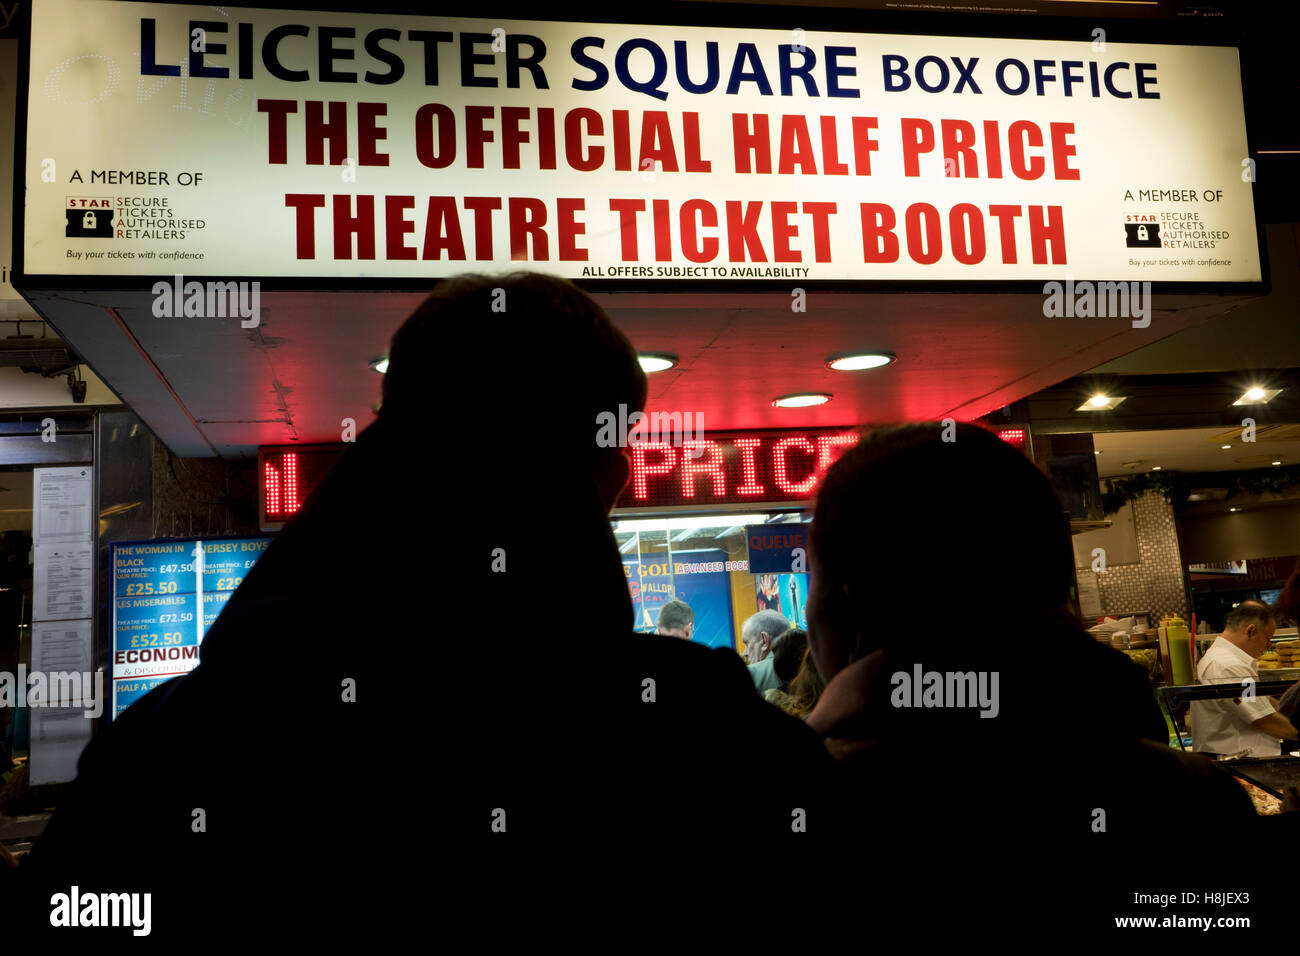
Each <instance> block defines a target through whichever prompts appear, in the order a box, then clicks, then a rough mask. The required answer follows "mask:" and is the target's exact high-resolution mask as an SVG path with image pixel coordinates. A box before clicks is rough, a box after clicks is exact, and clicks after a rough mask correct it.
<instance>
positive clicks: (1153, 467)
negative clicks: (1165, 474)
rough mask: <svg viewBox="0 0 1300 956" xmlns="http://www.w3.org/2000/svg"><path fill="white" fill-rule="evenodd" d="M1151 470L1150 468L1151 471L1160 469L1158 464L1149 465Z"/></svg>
mask: <svg viewBox="0 0 1300 956" xmlns="http://www.w3.org/2000/svg"><path fill="white" fill-rule="evenodd" d="M1151 470H1152V471H1159V470H1160V466H1159V465H1152V466H1151Z"/></svg>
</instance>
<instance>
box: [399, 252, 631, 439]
mask: <svg viewBox="0 0 1300 956" xmlns="http://www.w3.org/2000/svg"><path fill="white" fill-rule="evenodd" d="M540 354H546V355H554V356H557V357H559V358H560V359H562V361H563V365H564V368H563V369H562V370H559V371H557V370H556V369H554V368H551V367H542V366H541V365H539V363H538V362H537V357H538V355H540ZM484 364H486V366H487V369H488V371H487V372H486V373H484V370H483V366H484ZM449 383H452V384H456V385H457V386H458V387H459V386H463V387H467V388H472V389H473V392H474V415H473V416H472V418H473V421H474V423H475V426H476V427H480V426H481V427H486V428H487V429H489V430H491V429H496V430H498V431H499V432H500V433H501V434H502V435H508V434H509V433H510V432H513V431H516V430H517V429H518V426H519V425H520V419H521V415H522V414H524V413H525V412H528V411H529V410H530V409H533V408H534V407H535V406H540V407H541V408H542V409H543V413H542V421H541V422H535V423H530V424H528V425H527V426H526V430H529V431H533V432H535V433H537V434H538V435H539V436H540V435H545V440H546V441H547V442H549V443H551V444H554V445H559V444H560V443H561V442H562V443H563V444H564V445H565V447H566V449H567V451H576V450H577V449H578V448H579V447H581V445H580V444H579V443H581V444H585V445H586V446H587V447H590V448H592V449H594V450H595V451H596V455H595V457H596V458H600V457H601V455H602V454H607V453H608V451H609V450H608V449H606V448H602V447H600V446H598V445H597V432H598V429H597V422H598V420H599V417H600V416H601V415H602V414H605V413H612V414H613V415H614V416H615V418H618V413H619V406H620V405H625V406H627V414H628V415H631V414H632V413H633V412H636V411H643V410H644V409H645V403H646V396H647V386H646V376H645V372H643V371H642V370H641V365H640V362H639V361H638V360H637V353H636V349H635V348H633V346H632V343H631V342H630V341H629V340H628V338H627V336H626V335H624V334H623V333H622V332H621V331H620V330H619V329H618V327H617V326H616V325H614V322H613V321H612V320H611V319H610V317H609V316H608V315H607V314H606V312H605V310H604V309H602V308H601V307H600V306H599V305H598V304H597V303H596V301H595V300H594V299H592V298H591V296H589V295H587V293H586V292H584V291H583V290H582V289H579V288H578V287H577V286H576V285H574V284H573V283H572V282H570V281H568V280H567V279H561V278H558V277H556V276H550V275H543V274H541V273H536V272H514V273H509V274H506V275H497V276H489V275H481V274H477V273H468V274H465V275H460V276H455V277H453V278H449V279H444V280H443V281H441V282H439V283H438V285H437V286H436V287H435V288H434V290H433V292H432V293H430V294H429V296H428V297H427V298H425V300H424V301H423V302H421V303H420V305H419V306H418V307H417V308H416V310H415V311H414V312H413V313H412V314H411V317H410V318H409V319H407V320H406V322H405V324H403V325H402V327H401V328H400V329H398V330H397V332H396V334H394V336H393V339H392V342H391V344H390V346H389V352H388V371H387V372H386V373H385V374H384V379H383V403H382V405H381V406H380V410H379V416H380V418H381V419H389V420H394V419H398V418H402V419H411V418H418V417H419V416H422V415H425V414H427V412H428V408H429V404H428V403H429V401H430V388H435V387H446V386H447V385H448V384H449ZM621 437H623V438H626V436H621ZM567 451H566V452H565V453H567Z"/></svg>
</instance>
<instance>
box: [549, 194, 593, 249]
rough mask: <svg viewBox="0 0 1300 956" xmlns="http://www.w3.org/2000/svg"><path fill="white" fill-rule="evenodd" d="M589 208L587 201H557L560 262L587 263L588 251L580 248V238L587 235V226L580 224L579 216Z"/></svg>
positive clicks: (556, 216)
mask: <svg viewBox="0 0 1300 956" xmlns="http://www.w3.org/2000/svg"><path fill="white" fill-rule="evenodd" d="M586 208H587V201H586V200H585V199H557V200H555V209H556V215H555V218H556V219H557V220H559V227H560V236H559V247H560V261H561V262H586V261H587V250H586V249H579V248H578V237H579V236H585V235H586V234H587V224H586V223H582V222H578V221H577V215H578V213H579V212H582V211H583V210H584V209H586Z"/></svg>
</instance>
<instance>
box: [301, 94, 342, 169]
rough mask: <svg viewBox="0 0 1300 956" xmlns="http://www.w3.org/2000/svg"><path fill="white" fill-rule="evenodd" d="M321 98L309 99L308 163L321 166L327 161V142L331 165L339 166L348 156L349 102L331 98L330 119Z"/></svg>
mask: <svg viewBox="0 0 1300 956" xmlns="http://www.w3.org/2000/svg"><path fill="white" fill-rule="evenodd" d="M324 106H325V104H324V103H322V102H321V101H320V100H308V101H307V109H306V112H305V118H306V127H307V129H306V136H307V165H309V166H320V165H321V164H323V163H324V162H325V143H326V141H328V142H329V144H330V165H331V166H338V165H340V164H341V163H342V162H343V160H345V159H347V156H348V104H346V103H344V102H343V101H341V100H331V101H330V104H329V117H330V118H329V119H328V120H327V119H325V116H324V112H323V109H322V108H323V107H324Z"/></svg>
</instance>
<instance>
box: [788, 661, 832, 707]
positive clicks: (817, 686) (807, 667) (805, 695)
mask: <svg viewBox="0 0 1300 956" xmlns="http://www.w3.org/2000/svg"><path fill="white" fill-rule="evenodd" d="M825 689H826V682H825V681H824V680H822V675H821V674H819V673H817V665H816V664H814V663H813V658H812V652H811V650H810V649H809V648H808V647H807V645H805V646H804V651H803V660H802V661H800V663H799V672H798V673H797V674H795V675H794V679H793V680H791V681H790V686H789V687H787V688H786V693H787V694H788V695H789V697H790V699H791V701H792V702H793V703H792V707H793V709H792V710H790V711H788V713H793V714H794V715H795V716H796V717H807V716H808V715H809V714H810V713H812V709H813V708H814V707H816V706H817V701H818V700H819V699H820V698H821V696H822V691H824V690H825Z"/></svg>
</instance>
